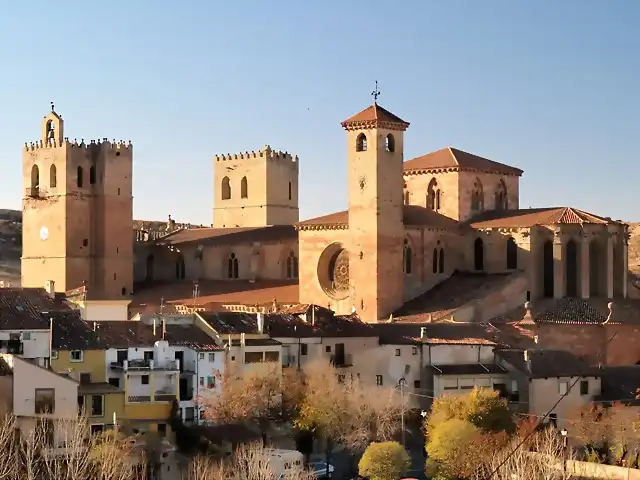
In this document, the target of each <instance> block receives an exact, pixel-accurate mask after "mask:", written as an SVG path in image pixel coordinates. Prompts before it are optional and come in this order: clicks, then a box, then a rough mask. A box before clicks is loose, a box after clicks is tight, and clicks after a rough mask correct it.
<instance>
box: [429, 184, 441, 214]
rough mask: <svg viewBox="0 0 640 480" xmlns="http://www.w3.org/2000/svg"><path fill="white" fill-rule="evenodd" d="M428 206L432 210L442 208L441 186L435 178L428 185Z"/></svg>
mask: <svg viewBox="0 0 640 480" xmlns="http://www.w3.org/2000/svg"><path fill="white" fill-rule="evenodd" d="M427 208H428V209H430V210H440V188H439V187H438V181H437V180H436V179H435V177H434V178H432V179H431V181H430V182H429V186H428V187H427Z"/></svg>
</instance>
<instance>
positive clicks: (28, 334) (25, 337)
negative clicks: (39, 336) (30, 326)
mask: <svg viewBox="0 0 640 480" xmlns="http://www.w3.org/2000/svg"><path fill="white" fill-rule="evenodd" d="M22 340H31V332H24V333H23V334H22Z"/></svg>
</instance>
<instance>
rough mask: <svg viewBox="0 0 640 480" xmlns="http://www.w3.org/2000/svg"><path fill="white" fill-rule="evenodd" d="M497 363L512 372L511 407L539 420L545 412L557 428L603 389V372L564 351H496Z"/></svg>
mask: <svg viewBox="0 0 640 480" xmlns="http://www.w3.org/2000/svg"><path fill="white" fill-rule="evenodd" d="M496 362H497V363H498V364H499V365H501V366H503V367H504V368H505V369H506V370H508V371H509V374H510V375H511V378H512V381H511V385H510V386H509V388H508V392H507V394H508V395H509V398H510V400H511V402H512V406H513V408H514V409H515V410H516V411H517V412H520V413H523V414H527V415H530V416H533V417H537V418H539V419H542V418H543V417H544V415H546V414H547V413H548V414H549V415H548V417H547V418H548V421H549V423H551V424H552V425H555V426H557V427H559V428H560V427H563V426H566V425H567V424H568V423H569V422H568V419H569V418H570V417H571V415H572V414H574V413H575V411H576V410H577V409H578V408H579V407H581V406H583V405H586V404H589V403H591V402H593V401H594V400H595V399H596V398H597V397H598V396H599V395H600V394H601V391H602V371H601V370H600V369H599V368H596V367H592V366H590V365H589V364H588V363H586V362H585V361H583V360H581V359H580V358H578V357H576V356H575V355H573V354H572V353H571V352H568V351H565V350H550V349H527V350H506V349H505V350H497V351H496ZM561 399H562V400H561ZM560 400H561V401H560Z"/></svg>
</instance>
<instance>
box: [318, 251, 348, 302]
mask: <svg viewBox="0 0 640 480" xmlns="http://www.w3.org/2000/svg"><path fill="white" fill-rule="evenodd" d="M318 280H319V281H320V286H321V287H322V289H323V290H324V292H325V293H326V294H327V295H329V296H330V297H332V298H334V299H336V300H342V299H344V298H347V297H348V296H349V252H347V250H346V249H344V248H343V247H342V244H340V243H332V244H331V245H329V246H328V247H327V248H325V249H324V251H323V252H322V255H320V260H319V261H318Z"/></svg>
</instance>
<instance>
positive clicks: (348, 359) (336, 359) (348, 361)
mask: <svg viewBox="0 0 640 480" xmlns="http://www.w3.org/2000/svg"><path fill="white" fill-rule="evenodd" d="M331 363H332V364H333V366H334V367H336V368H345V367H353V355H351V354H350V353H348V354H345V355H331Z"/></svg>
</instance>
